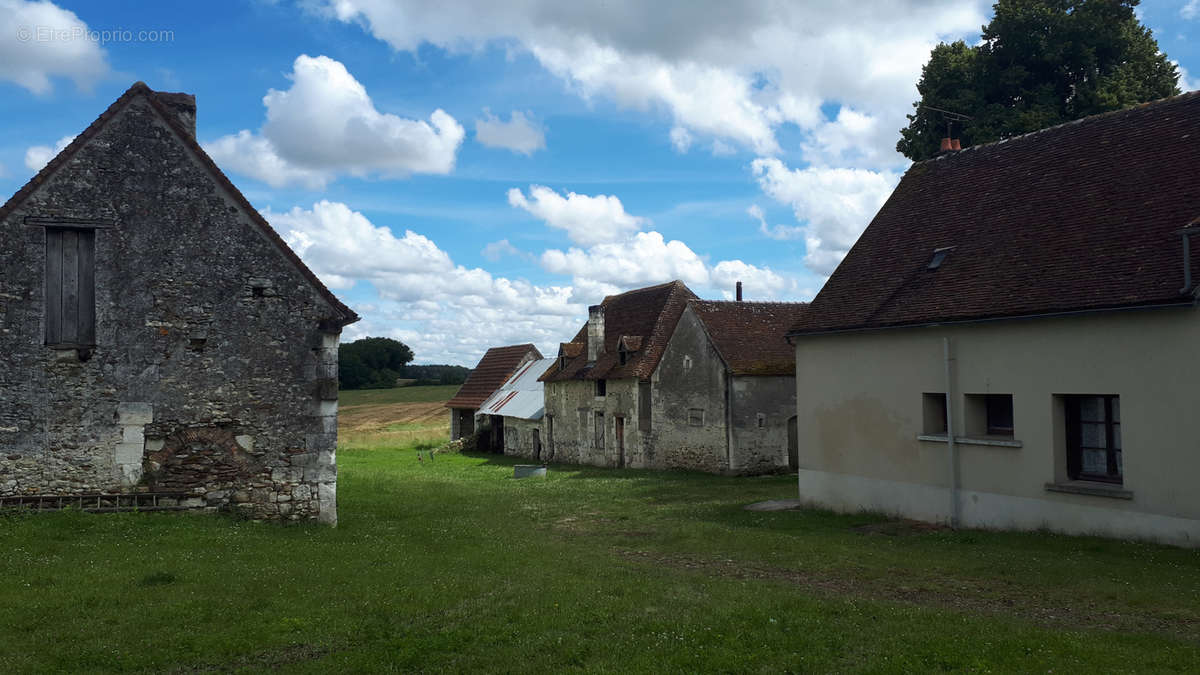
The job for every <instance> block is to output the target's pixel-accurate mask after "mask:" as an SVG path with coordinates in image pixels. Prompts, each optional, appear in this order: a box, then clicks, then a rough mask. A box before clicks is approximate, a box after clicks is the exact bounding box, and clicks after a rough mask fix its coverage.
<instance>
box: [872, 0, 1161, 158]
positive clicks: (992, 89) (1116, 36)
mask: <svg viewBox="0 0 1200 675" xmlns="http://www.w3.org/2000/svg"><path fill="white" fill-rule="evenodd" d="M1138 2H1139V0H1000V1H999V2H997V3H996V4H995V5H994V7H993V8H994V10H995V15H994V17H993V18H992V21H991V23H989V24H988V25H986V26H984V27H983V36H982V37H983V39H982V42H981V43H980V44H978V45H974V46H968V45H967V44H966V43H964V42H962V41H961V40H960V41H958V42H954V43H952V44H946V43H942V44H939V45H938V46H937V47H935V48H934V49H933V52H932V53H931V54H930V56H929V62H928V63H926V64H925V67H924V68H923V69H922V70H921V81H920V82H919V83H918V84H917V91H918V92H919V93H920V94H921V100H920V101H917V102H916V103H914V104H913V107H915V108H916V111H915V112H914V113H913V114H911V115H909V116H908V120H909V124H908V126H907V127H905V128H904V129H901V130H900V141H899V142H898V143H896V150H897V151H898V152H900V153H902V154H903V155H904V156H905V157H908V158H909V159H912V160H914V161H920V160H923V159H928V158H930V157H932V156H934V155H936V154H937V153H938V150H939V146H940V143H941V139H942V138H945V137H946V130H947V127H946V116H945V115H944V114H943V113H941V112H938V111H934V110H930V107H932V108H940V109H942V110H949V111H953V112H955V113H961V114H963V115H967V116H969V117H971V119H970V120H966V121H963V122H960V123H955V124H954V137H956V138H960V139H962V144H963V146H964V147H965V146H968V145H978V144H980V143H987V142H989V141H995V140H999V139H1002V138H1007V137H1010V136H1016V135H1019V134H1024V133H1028V132H1031V131H1037V130H1038V129H1044V128H1046V127H1049V126H1054V125H1055V124H1061V123H1063V122H1069V121H1071V120H1075V119H1079V118H1081V117H1086V116H1088V115H1095V114H1097V113H1102V112H1107V111H1109V110H1119V109H1121V108H1127V107H1129V106H1132V105H1136V104H1138V103H1144V102H1146V101H1153V100H1155V99H1159V98H1163V97H1166V96H1172V95H1175V94H1178V93H1179V87H1178V86H1177V85H1178V82H1179V72H1178V69H1177V68H1176V67H1175V65H1174V64H1172V63H1171V62H1170V61H1168V60H1167V56H1166V55H1165V54H1163V53H1162V52H1160V51H1159V50H1158V43H1157V42H1156V41H1155V39H1154V36H1153V35H1152V34H1151V32H1150V29H1148V28H1146V27H1145V26H1143V25H1142V24H1141V23H1140V22H1139V21H1138V19H1137V17H1136V16H1135V15H1134V13H1133V10H1134V7H1136V6H1137V5H1138Z"/></svg>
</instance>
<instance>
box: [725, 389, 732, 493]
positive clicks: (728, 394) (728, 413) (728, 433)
mask: <svg viewBox="0 0 1200 675" xmlns="http://www.w3.org/2000/svg"><path fill="white" fill-rule="evenodd" d="M732 380H733V374H732V373H731V372H730V370H729V368H725V470H726V471H727V472H729V473H733V382H732Z"/></svg>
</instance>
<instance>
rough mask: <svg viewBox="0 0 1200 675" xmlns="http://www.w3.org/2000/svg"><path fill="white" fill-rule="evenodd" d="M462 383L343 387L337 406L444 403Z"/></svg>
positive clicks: (339, 393)
mask: <svg viewBox="0 0 1200 675" xmlns="http://www.w3.org/2000/svg"><path fill="white" fill-rule="evenodd" d="M460 386H462V385H458V384H447V385H437V386H431V387H395V388H393V389H343V390H342V391H339V392H338V407H339V408H343V409H344V408H352V407H355V406H361V405H390V404H393V403H444V402H446V401H449V400H450V397H451V396H454V393H455V392H456V391H458V388H459V387H460Z"/></svg>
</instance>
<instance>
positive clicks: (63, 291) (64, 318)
mask: <svg viewBox="0 0 1200 675" xmlns="http://www.w3.org/2000/svg"><path fill="white" fill-rule="evenodd" d="M95 260H96V232H95V230H75V229H66V228H46V344H48V345H94V344H95V343H96V282H95V266H96V265H95Z"/></svg>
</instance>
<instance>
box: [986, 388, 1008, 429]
mask: <svg viewBox="0 0 1200 675" xmlns="http://www.w3.org/2000/svg"><path fill="white" fill-rule="evenodd" d="M984 398H985V401H984V405H985V406H986V407H987V433H988V435H989V436H1012V435H1013V401H1012V394H988V395H987V396H985V397H984Z"/></svg>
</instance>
